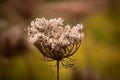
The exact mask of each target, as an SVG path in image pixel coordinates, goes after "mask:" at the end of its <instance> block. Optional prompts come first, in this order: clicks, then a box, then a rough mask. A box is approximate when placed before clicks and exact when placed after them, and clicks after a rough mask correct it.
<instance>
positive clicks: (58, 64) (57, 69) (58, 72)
mask: <svg viewBox="0 0 120 80" xmlns="http://www.w3.org/2000/svg"><path fill="white" fill-rule="evenodd" d="M57 80H59V60H57Z"/></svg>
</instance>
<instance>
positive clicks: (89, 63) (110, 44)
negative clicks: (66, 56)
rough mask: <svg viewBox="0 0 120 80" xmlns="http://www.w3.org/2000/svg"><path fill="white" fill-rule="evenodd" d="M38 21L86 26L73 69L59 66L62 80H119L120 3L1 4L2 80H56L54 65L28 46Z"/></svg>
mask: <svg viewBox="0 0 120 80" xmlns="http://www.w3.org/2000/svg"><path fill="white" fill-rule="evenodd" d="M36 17H40V18H41V17H45V18H47V19H50V18H58V17H62V18H64V19H65V22H66V23H67V22H68V23H70V24H72V25H75V24H76V23H81V22H82V23H83V24H84V26H85V27H84V31H83V32H84V33H85V37H84V39H83V40H82V44H81V46H80V48H79V50H78V51H77V52H76V54H75V55H74V56H72V58H76V62H75V63H76V64H75V65H74V66H73V67H71V68H68V69H65V68H63V67H62V66H61V67H60V80H120V0H0V80H56V67H55V65H56V63H55V61H51V62H48V61H45V60H44V59H43V56H42V55H41V54H40V52H39V51H38V50H37V49H36V48H34V47H33V46H32V45H31V44H29V43H28V42H27V41H26V32H25V31H24V28H26V27H28V26H30V22H31V21H32V20H34V19H35V18H36Z"/></svg>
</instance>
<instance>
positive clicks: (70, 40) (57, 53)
mask: <svg viewBox="0 0 120 80" xmlns="http://www.w3.org/2000/svg"><path fill="white" fill-rule="evenodd" d="M63 21H64V20H63V19H62V18H58V19H56V18H54V19H50V20H47V19H45V18H36V20H35V21H32V22H31V27H28V28H27V31H28V40H29V42H31V43H32V44H34V45H35V46H36V47H37V48H38V49H39V50H40V52H41V53H42V54H43V55H44V56H45V57H48V58H51V59H54V60H61V59H63V58H65V57H69V56H71V55H72V54H74V53H75V52H76V50H77V49H78V48H79V46H80V42H81V39H82V38H83V36H84V34H83V33H82V32H81V31H82V29H83V25H82V24H77V25H76V26H73V27H71V26H70V25H66V26H63Z"/></svg>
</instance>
